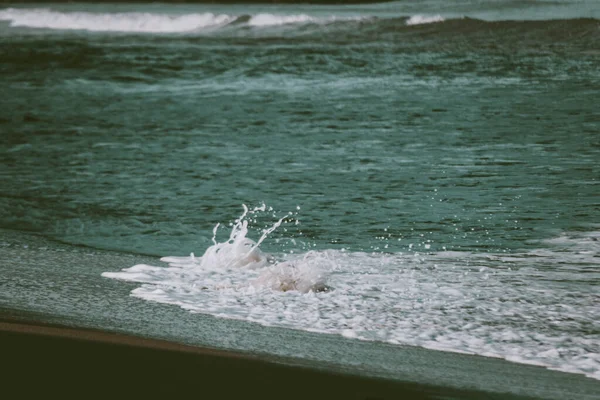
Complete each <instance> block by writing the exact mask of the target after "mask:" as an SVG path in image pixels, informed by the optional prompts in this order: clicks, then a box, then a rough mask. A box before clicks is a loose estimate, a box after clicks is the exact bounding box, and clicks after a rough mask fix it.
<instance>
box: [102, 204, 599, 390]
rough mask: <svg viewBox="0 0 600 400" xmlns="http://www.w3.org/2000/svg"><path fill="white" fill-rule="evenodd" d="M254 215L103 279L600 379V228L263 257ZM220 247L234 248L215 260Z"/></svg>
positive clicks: (290, 323)
mask: <svg viewBox="0 0 600 400" xmlns="http://www.w3.org/2000/svg"><path fill="white" fill-rule="evenodd" d="M256 210H257V209H255V210H252V211H248V210H246V211H245V214H244V215H251V214H252V213H253V212H255V211H256ZM244 221H246V219H245V218H244V216H242V218H240V219H238V220H237V221H236V224H235V225H234V227H233V229H232V234H231V235H230V239H229V240H228V241H227V242H226V243H228V244H229V246H221V245H223V244H219V243H217V242H216V240H215V241H214V243H215V244H214V245H213V246H211V247H210V248H209V249H208V250H207V251H206V253H205V255H204V256H203V257H194V256H193V255H192V256H190V257H165V258H163V259H162V261H163V262H166V263H168V267H159V266H149V265H137V266H134V267H131V268H127V269H125V270H123V271H121V272H107V273H104V274H103V276H105V277H109V278H116V279H123V280H128V281H133V282H139V283H141V284H142V285H141V286H140V287H138V288H137V289H135V290H133V292H132V294H133V295H134V296H136V297H139V298H142V299H146V300H150V301H157V302H161V303H168V304H174V305H178V306H180V307H182V308H184V309H186V310H189V311H191V312H197V313H206V314H212V315H215V316H218V317H223V318H233V319H241V320H247V321H253V322H257V323H260V324H263V325H268V326H279V327H287V328H292V329H302V330H307V331H313V332H323V333H329V334H339V335H343V336H345V337H348V338H355V339H362V340H378V341H385V342H388V343H394V344H404V345H415V346H421V347H426V348H431V349H438V350H446V351H454V352H461V353H471V354H480V355H484V356H488V357H500V358H504V359H507V360H510V361H514V362H519V363H527V364H534V365H541V366H545V367H548V368H552V369H557V370H561V371H566V372H573V373H579V374H585V375H587V376H589V377H592V378H595V379H600V334H599V333H598V332H600V307H598V304H600V293H598V290H597V282H598V281H599V280H600V268H599V267H600V257H599V256H598V248H597V247H594V246H596V243H597V238H598V237H599V233H598V232H591V233H583V234H577V235H574V234H565V235H563V236H561V237H560V238H557V239H554V240H550V241H549V247H545V248H543V249H537V250H534V251H529V252H525V253H518V254H504V253H502V254H491V253H484V254H477V253H466V252H438V253H428V254H423V253H411V254H407V253H404V254H402V253H396V254H382V253H362V252H346V251H338V250H335V251H334V250H325V251H309V252H306V253H303V254H279V255H267V254H264V253H263V252H262V251H261V252H256V253H252V252H253V251H258V245H259V244H260V243H261V242H262V241H263V240H265V238H267V235H268V232H269V231H272V229H271V230H269V229H267V230H265V233H264V234H263V235H262V237H261V238H260V239H259V240H258V241H256V242H254V241H250V239H248V238H246V234H247V224H245V223H244ZM281 221H282V220H279V221H277V222H276V223H275V224H274V225H273V227H272V228H273V229H274V227H276V225H277V224H278V223H281ZM215 233H216V230H215ZM238 242H239V243H240V244H241V245H240V246H237V245H236V243H238ZM236 246H237V247H236ZM217 248H219V249H220V250H219V251H218V252H216V253H217V254H218V253H220V252H225V253H227V254H229V255H227V256H226V257H222V258H219V257H215V249H217ZM573 248H575V251H569V250H568V249H573ZM232 254H237V255H236V256H232ZM248 255H251V256H250V257H247V256H248ZM575 281H576V282H577V283H576V284H572V282H575Z"/></svg>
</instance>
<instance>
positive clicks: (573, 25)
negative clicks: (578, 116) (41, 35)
mask: <svg viewBox="0 0 600 400" xmlns="http://www.w3.org/2000/svg"><path fill="white" fill-rule="evenodd" d="M0 21H6V22H8V24H9V26H11V27H22V28H31V29H51V30H60V31H69V30H82V31H91V32H121V33H133V34H135V33H141V34H161V33H162V34H169V33H212V32H236V31H237V30H253V31H256V32H273V31H274V30H276V31H277V32H281V31H282V30H285V31H286V32H292V34H293V32H294V29H297V28H298V27H305V26H307V25H312V26H314V27H316V28H317V29H316V30H314V31H313V33H315V34H318V35H322V34H327V33H331V34H334V35H336V36H337V35H339V33H340V32H341V31H344V35H349V37H354V38H356V37H357V35H359V36H363V35H364V36H365V37H374V35H375V36H376V35H378V34H382V33H383V34H388V33H399V34H402V32H405V31H407V30H408V31H412V30H413V29H416V30H419V29H424V30H431V29H433V30H435V31H437V32H439V33H441V34H450V33H456V32H465V30H466V29H468V31H469V32H479V33H484V34H485V33H489V32H490V31H494V30H498V31H502V32H503V34H506V32H508V31H510V32H514V34H515V35H516V36H520V35H521V34H522V32H525V31H536V32H540V27H543V28H545V29H546V30H547V31H548V32H550V31H556V32H557V34H559V33H560V32H565V31H569V32H571V33H576V32H580V33H581V35H580V36H582V37H583V36H594V37H595V36H597V35H598V32H600V31H599V30H598V29H596V28H598V26H599V25H598V23H599V21H598V20H596V19H591V18H588V19H573V20H547V21H544V20H541V21H533V20H532V21H484V20H479V19H474V18H469V17H468V16H463V17H455V18H446V17H444V16H442V15H433V14H415V15H412V16H400V17H390V18H381V17H375V16H369V15H354V16H352V15H328V16H314V15H309V14H271V13H259V14H252V15H249V14H241V15H229V14H213V13H210V12H206V13H191V14H169V13H139V12H125V13H93V12H61V11H56V10H51V9H48V8H31V9H22V8H6V9H4V10H0ZM325 25H327V26H328V27H329V28H331V27H333V28H334V29H329V28H328V29H327V32H325V31H324V30H323V31H321V30H319V29H318V28H319V27H320V26H325ZM424 25H427V27H425V26H424ZM507 28H510V29H507ZM546 36H549V35H546ZM578 37H579V36H578Z"/></svg>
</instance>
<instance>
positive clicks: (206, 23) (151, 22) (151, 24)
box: [0, 8, 360, 33]
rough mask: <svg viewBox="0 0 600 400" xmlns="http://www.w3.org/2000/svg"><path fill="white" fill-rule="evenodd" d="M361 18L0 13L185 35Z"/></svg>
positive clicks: (83, 26)
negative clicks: (235, 27) (229, 28)
mask: <svg viewBox="0 0 600 400" xmlns="http://www.w3.org/2000/svg"><path fill="white" fill-rule="evenodd" d="M357 19H360V18H359V17H357V18H354V17H346V18H344V17H335V16H331V17H313V16H309V15H306V14H298V15H275V14H256V15H227V14H213V13H197V14H179V15H178V14H153V13H136V12H131V13H90V12H59V11H53V10H50V9H16V8H8V9H5V10H2V11H0V20H3V21H9V22H10V26H12V27H27V28H38V29H56V30H85V31H91V32H131V33H182V32H194V31H201V30H205V29H210V28H215V27H222V26H226V25H228V24H232V25H238V26H239V25H246V26H250V27H268V26H280V25H288V24H306V23H315V24H320V23H328V22H333V21H344V20H357Z"/></svg>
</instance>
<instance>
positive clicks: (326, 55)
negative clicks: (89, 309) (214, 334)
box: [0, 0, 600, 379]
mask: <svg viewBox="0 0 600 400" xmlns="http://www.w3.org/2000/svg"><path fill="white" fill-rule="evenodd" d="M0 93H2V96H1V97H0V165H1V168H0V188H1V189H0V228H3V229H9V230H13V231H14V230H16V231H21V232H30V233H34V234H40V235H43V236H46V237H49V238H52V239H55V240H59V241H62V242H64V243H67V244H71V245H84V246H88V247H91V248H97V249H109V250H116V251H118V252H121V253H128V254H129V253H133V254H136V255H140V256H141V255H144V256H150V261H148V262H147V263H145V264H139V265H137V266H135V267H133V268H130V267H132V265H115V263H111V264H110V265H107V268H105V269H104V272H105V274H104V276H105V277H107V278H118V279H121V280H128V281H133V282H136V285H135V288H134V289H133V291H132V295H133V296H136V297H138V298H142V299H145V300H149V301H154V302H161V303H167V304H172V305H173V308H174V309H175V308H177V307H176V306H179V307H182V308H184V309H186V310H189V311H191V312H194V313H204V314H211V315H216V316H219V317H223V318H232V319H241V320H248V321H253V322H257V323H260V324H263V325H268V326H279V327H284V328H292V329H300V330H308V331H314V332H319V333H331V334H341V335H344V336H346V337H350V338H355V339H357V340H359V339H363V340H374V341H383V342H388V343H392V344H409V345H415V346H421V347H428V348H434V349H442V350H450V351H457V352H467V353H473V354H480V355H485V356H493V357H501V358H506V359H508V360H511V361H517V362H524V363H533V364H537V365H543V366H547V367H550V368H553V369H559V370H563V371H567V372H576V373H583V374H586V375H587V376H589V377H592V378H595V379H600V324H599V321H600V307H599V306H598V305H599V304H600V297H599V295H598V285H599V284H600V271H599V268H600V266H599V265H600V255H599V243H600V200H599V199H600V187H599V178H600V122H599V121H600V111H599V108H598V104H600V7H599V6H598V3H597V2H595V1H583V0H582V1H575V0H573V1H556V2H543V1H532V2H512V1H456V2H438V1H433V0H432V1H426V2H417V1H414V2H397V3H394V2H393V3H385V4H375V5H363V6H345V7H342V6H322V7H316V6H306V5H299V6H216V5H197V6H165V5H120V6H119V5H93V4H91V5H47V6H44V8H41V7H40V6H27V7H26V6H13V7H10V6H3V8H1V9H0ZM263 204H265V205H264V206H263ZM242 205H247V206H248V207H249V210H250V211H249V213H248V214H247V215H245V216H244V218H241V219H240V218H239V216H240V215H241V214H242V212H243V206H242ZM236 219H237V220H236ZM278 221H280V223H281V224H280V225H279V224H276V223H277V222H278ZM217 223H220V225H219V227H218V228H215V226H216V224H217ZM236 223H237V225H236ZM242 224H243V226H242ZM246 224H247V225H246ZM270 228H273V229H270ZM266 230H269V232H266ZM236 232H237V233H236ZM236 234H237V236H236ZM230 235H231V236H230ZM228 239H229V240H228ZM261 239H262V240H261ZM7 243H8V242H7ZM9 245H10V243H8V244H6V246H8V247H6V246H5V248H9V247H10V248H11V251H14V249H15V247H11V246H12V245H11V246H9ZM207 249H208V250H209V251H208V252H207V253H206V255H205V256H204V257H202V255H203V254H204V253H205V251H207ZM7 251H8V250H7ZM22 251H23V252H25V251H26V250H22ZM190 253H194V254H193V255H191V256H190ZM7 254H8V253H7ZM14 257H18V254H17V255H15V254H13V253H10V257H9V256H8V255H5V258H4V259H5V260H10V259H11V258H14ZM160 257H166V258H163V261H164V263H161V261H160V260H159V258H160ZM152 260H155V261H152ZM5 262H6V263H10V261H5ZM81 264H82V265H84V266H85V264H86V261H85V259H82V261H81ZM5 265H8V264H5ZM54 267H56V268H58V266H57V265H56V266H54ZM5 268H7V267H5ZM39 268H40V269H45V268H50V267H48V266H47V265H44V264H40V267H39ZM121 269H126V270H125V271H120V270H121ZM6 271H8V269H6ZM18 271H19V270H18V269H17V270H14V271H13V270H11V273H10V274H8V273H5V274H3V276H2V279H3V281H4V283H5V286H4V288H5V289H6V291H5V293H4V296H3V297H2V304H3V305H4V306H6V307H11V306H13V307H17V308H19V307H20V308H32V309H35V308H36V307H39V305H32V304H29V305H26V306H25V305H23V304H20V303H19V304H15V302H16V300H11V299H15V298H17V296H16V295H14V296H13V295H11V293H18V292H19V293H21V292H22V291H23V287H24V286H23V285H22V284H20V283H19V282H21V280H20V279H24V278H23V277H19V275H18V274H19V272H18ZM94 273H95V272H94ZM97 275H99V273H98V274H97ZM53 279H56V282H58V284H62V285H68V279H67V277H66V276H64V277H62V278H61V275H60V273H59V274H58V275H57V276H56V278H53ZM61 282H62V283H61ZM101 282H104V284H105V285H106V287H104V288H103V290H105V291H109V290H113V289H112V288H114V285H115V281H114V280H112V279H105V278H103V279H102V281H101ZM116 283H119V284H123V285H125V283H123V282H116ZM26 290H35V289H32V288H29V289H26ZM26 290H25V291H26ZM70 295H71V296H73V297H74V298H75V299H76V298H77V296H79V295H78V294H77V292H76V291H75V292H74V293H72V294H70ZM71 300H73V299H71ZM11 302H12V303H11ZM53 304H54V303H53ZM52 307H54V308H55V309H57V310H58V309H60V308H61V306H60V305H59V304H58V303H56V304H55V305H53V306H52ZM98 318H100V317H98Z"/></svg>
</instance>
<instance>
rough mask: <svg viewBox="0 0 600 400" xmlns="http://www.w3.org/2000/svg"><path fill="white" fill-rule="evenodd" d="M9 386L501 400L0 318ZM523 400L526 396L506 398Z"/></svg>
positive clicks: (33, 391) (41, 390)
mask: <svg viewBox="0 0 600 400" xmlns="http://www.w3.org/2000/svg"><path fill="white" fill-rule="evenodd" d="M0 352H1V354H2V357H3V360H4V362H5V364H6V365H9V366H10V368H9V370H8V374H6V373H5V374H3V377H4V378H5V379H4V380H5V382H7V383H8V387H9V388H10V387H11V385H15V389H18V390H19V392H20V393H21V394H36V393H39V394H42V393H43V394H46V395H47V394H49V393H57V394H62V395H64V394H75V393H85V392H87V391H89V392H93V393H94V394H98V392H100V393H103V394H107V395H108V394H114V393H118V394H119V395H122V394H124V393H128V394H135V395H156V394H157V393H162V394H173V393H177V392H180V391H184V392H187V391H195V392H197V393H198V394H204V393H215V394H217V393H218V395H219V396H222V397H220V398H232V397H233V396H236V397H238V396H260V397H261V398H274V399H275V398H277V399H280V398H287V399H289V398H298V399H300V398H303V399H306V398H311V399H314V398H323V399H325V398H352V399H394V398H398V397H399V396H400V397H402V398H408V399H433V398H439V397H440V396H444V398H447V399H453V398H456V399H477V398H486V399H487V398H490V399H496V398H497V399H500V398H507V397H506V396H502V395H498V394H490V393H479V392H468V391H459V390H456V389H453V388H444V387H435V386H429V385H422V384H417V383H410V382H400V381H393V380H386V379H379V378H370V377H363V376H357V375H351V374H346V373H338V372H332V371H324V370H319V369H316V368H315V369H313V368H307V367H305V366H293V365H289V364H286V363H282V362H274V361H271V360H268V359H265V358H263V357H258V356H252V355H248V354H243V353H240V352H234V351H226V350H216V349H210V348H206V347H197V346H189V345H184V344H179V343H174V342H169V341H165V340H157V339H148V338H143V337H136V336H132V335H125V334H120V333H112V332H107V331H100V330H93V329H86V328H74V327H66V326H60V325H55V324H45V323H38V322H34V321H24V320H19V319H12V318H10V317H8V318H7V317H4V316H2V317H0ZM510 398H519V399H522V398H525V397H512V396H511V397H510Z"/></svg>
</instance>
